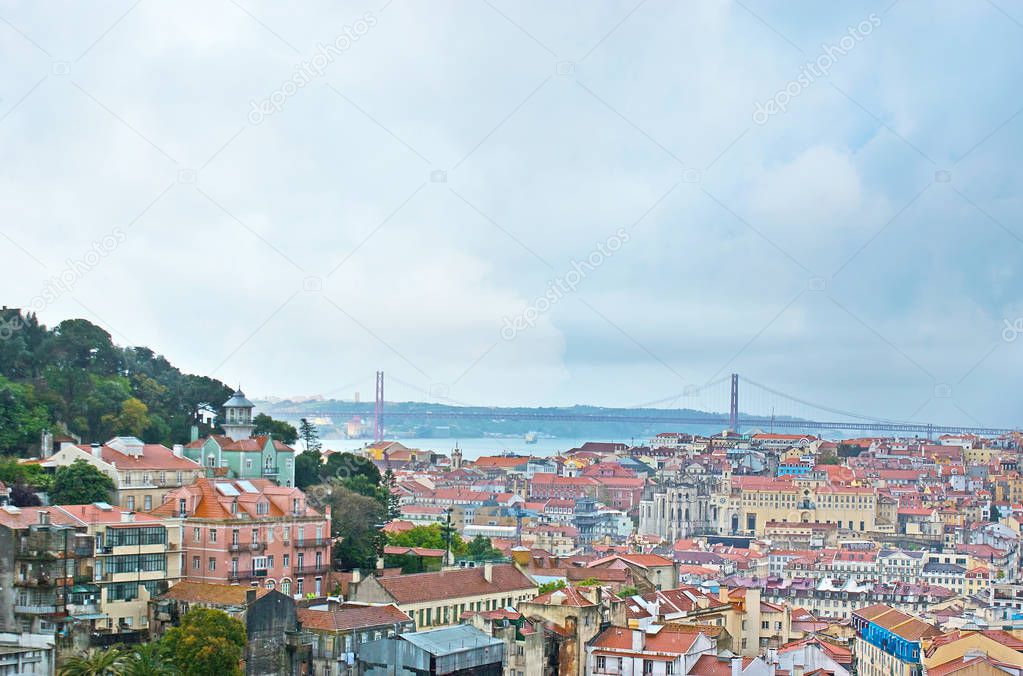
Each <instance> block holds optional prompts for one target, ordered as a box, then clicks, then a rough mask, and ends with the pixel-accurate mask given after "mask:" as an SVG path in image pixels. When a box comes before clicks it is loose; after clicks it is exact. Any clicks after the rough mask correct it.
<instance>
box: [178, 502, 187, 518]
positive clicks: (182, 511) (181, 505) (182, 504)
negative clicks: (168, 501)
mask: <svg viewBox="0 0 1023 676" xmlns="http://www.w3.org/2000/svg"><path fill="white" fill-rule="evenodd" d="M187 504H188V503H187V502H186V501H185V499H184V498H178V514H179V515H180V516H184V515H185V508H186V506H187Z"/></svg>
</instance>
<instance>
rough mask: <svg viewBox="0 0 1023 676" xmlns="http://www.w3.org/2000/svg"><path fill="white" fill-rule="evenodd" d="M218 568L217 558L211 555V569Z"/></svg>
mask: <svg viewBox="0 0 1023 676" xmlns="http://www.w3.org/2000/svg"><path fill="white" fill-rule="evenodd" d="M216 569H217V560H216V559H215V558H213V557H212V556H211V557H210V570H216Z"/></svg>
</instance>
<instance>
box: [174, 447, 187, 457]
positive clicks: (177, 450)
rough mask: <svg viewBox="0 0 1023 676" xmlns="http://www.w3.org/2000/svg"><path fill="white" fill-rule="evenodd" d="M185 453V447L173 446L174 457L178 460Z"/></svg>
mask: <svg viewBox="0 0 1023 676" xmlns="http://www.w3.org/2000/svg"><path fill="white" fill-rule="evenodd" d="M184 453H185V447H184V446H182V445H181V444H174V455H175V457H178V458H180V457H181V456H182V455H184Z"/></svg>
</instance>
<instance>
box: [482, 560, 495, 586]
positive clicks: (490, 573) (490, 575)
mask: <svg viewBox="0 0 1023 676" xmlns="http://www.w3.org/2000/svg"><path fill="white" fill-rule="evenodd" d="M483 579H484V580H486V581H487V582H493V581H494V563H493V561H486V562H484V563H483Z"/></svg>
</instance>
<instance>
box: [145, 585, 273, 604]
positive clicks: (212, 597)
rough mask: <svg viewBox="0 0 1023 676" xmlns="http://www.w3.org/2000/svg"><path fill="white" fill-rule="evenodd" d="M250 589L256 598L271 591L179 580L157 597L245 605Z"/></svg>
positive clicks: (260, 588) (189, 601)
mask: <svg viewBox="0 0 1023 676" xmlns="http://www.w3.org/2000/svg"><path fill="white" fill-rule="evenodd" d="M250 590H252V591H255V592H256V598H257V599H259V598H262V597H264V596H266V595H267V594H269V593H270V591H271V590H270V589H264V588H263V587H248V586H245V587H243V586H241V585H236V584H209V583H205V582H192V581H190V580H181V581H180V582H178V583H177V584H176V585H174V586H173V587H171V588H170V589H168V590H167V591H166V592H165V593H164V594H161V595H160V596H159V597H158V598H161V599H173V600H175V601H186V602H188V603H208V604H210V605H213V606H244V605H247V601H246V599H247V598H248V596H247V595H248V592H249V591H250Z"/></svg>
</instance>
